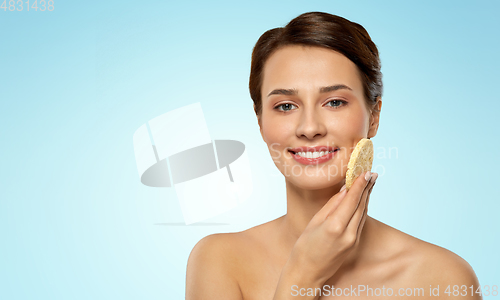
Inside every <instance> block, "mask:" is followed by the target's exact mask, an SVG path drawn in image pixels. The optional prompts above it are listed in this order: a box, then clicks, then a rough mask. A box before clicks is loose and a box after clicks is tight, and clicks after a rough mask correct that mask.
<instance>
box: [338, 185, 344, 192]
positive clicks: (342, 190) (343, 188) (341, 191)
mask: <svg viewBox="0 0 500 300" xmlns="http://www.w3.org/2000/svg"><path fill="white" fill-rule="evenodd" d="M345 187H346V186H345V184H344V186H342V188H341V189H340V191H339V193H340V192H342V191H343V190H345Z"/></svg>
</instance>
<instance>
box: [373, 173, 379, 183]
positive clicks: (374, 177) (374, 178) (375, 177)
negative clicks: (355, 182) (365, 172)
mask: <svg viewBox="0 0 500 300" xmlns="http://www.w3.org/2000/svg"><path fill="white" fill-rule="evenodd" d="M377 178H378V173H373V175H372V181H373V182H375V181H377Z"/></svg>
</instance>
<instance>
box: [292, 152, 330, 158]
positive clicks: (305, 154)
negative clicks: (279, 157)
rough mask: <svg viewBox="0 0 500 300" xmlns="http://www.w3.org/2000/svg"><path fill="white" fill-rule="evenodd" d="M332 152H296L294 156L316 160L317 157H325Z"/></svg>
mask: <svg viewBox="0 0 500 300" xmlns="http://www.w3.org/2000/svg"><path fill="white" fill-rule="evenodd" d="M332 152H334V151H330V152H327V151H321V152H297V153H295V154H297V155H298V156H302V157H306V158H318V157H321V156H323V155H326V154H328V153H332Z"/></svg>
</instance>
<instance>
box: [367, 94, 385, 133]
mask: <svg viewBox="0 0 500 300" xmlns="http://www.w3.org/2000/svg"><path fill="white" fill-rule="evenodd" d="M381 110H382V98H381V97H380V96H379V97H377V103H375V106H374V109H373V112H372V115H371V117H370V128H369V129H368V138H372V137H374V136H375V135H377V131H378V125H379V122H380V111H381Z"/></svg>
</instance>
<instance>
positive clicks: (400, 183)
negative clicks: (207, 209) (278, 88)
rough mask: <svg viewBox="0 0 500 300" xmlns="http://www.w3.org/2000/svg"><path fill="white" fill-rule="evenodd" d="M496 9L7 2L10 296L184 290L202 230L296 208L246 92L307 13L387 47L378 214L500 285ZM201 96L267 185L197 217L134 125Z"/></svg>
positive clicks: (377, 142) (1, 83)
mask: <svg viewBox="0 0 500 300" xmlns="http://www.w3.org/2000/svg"><path fill="white" fill-rule="evenodd" d="M0 2H1V1H0ZM498 3H499V2H497V1H481V2H479V1H469V2H457V1H440V2H439V3H436V2H435V1H425V2H424V1H419V2H418V3H417V2H415V3H410V2H404V3H403V2H401V1H390V2H388V1H310V2H309V3H307V4H306V3H305V1H282V2H270V1H252V2H251V3H246V4H241V3H239V2H237V1H224V2H219V1H209V2H193V1H186V2H184V3H183V4H180V3H179V2H176V3H172V2H171V3H165V2H163V1H148V2H139V1H106V2H104V1H100V2H98V1H93V2H90V1H72V2H69V1H65V2H63V1H57V0H56V1H55V10H54V11H53V12H35V11H30V12H27V11H22V12H4V11H3V10H1V11H0V28H1V29H0V101H1V107H0V122H1V131H0V138H1V145H2V147H1V150H0V151H1V154H2V155H1V173H0V174H1V175H0V176H1V177H0V179H1V181H0V182H1V190H0V198H1V200H0V201H1V202H0V228H1V229H0V230H1V237H2V239H1V240H2V244H1V248H0V249H1V255H0V260H1V267H0V298H2V299H183V298H184V290H185V272H186V263H187V259H188V255H189V253H190V251H191V249H192V248H193V246H194V245H195V244H196V242H197V241H199V240H200V239H201V238H202V237H204V236H206V235H208V234H212V233H216V232H233V231H240V230H244V229H247V228H250V227H252V226H255V225H258V224H261V223H264V222H267V221H269V220H272V219H274V218H277V217H279V216H281V215H283V214H284V213H285V208H286V206H285V200H286V198H285V190H284V179H283V176H282V175H281V173H279V171H278V170H277V169H276V167H275V166H274V164H273V162H272V160H271V158H270V155H269V152H268V150H267V148H266V145H265V143H264V142H263V141H262V139H261V136H260V134H259V130H258V125H257V122H256V118H255V115H254V112H253V108H252V101H251V99H250V96H249V92H248V76H249V69H250V55H251V50H252V47H253V45H254V44H255V42H256V41H257V39H258V38H259V36H260V35H261V34H262V33H264V32H265V31H266V30H268V29H271V28H274V27H278V26H284V25H285V24H286V23H287V22H288V21H290V20H291V19H292V18H293V17H295V16H297V15H299V14H301V13H304V12H307V11H325V12H329V13H333V14H338V15H340V16H343V17H346V18H348V19H350V20H352V21H355V22H358V23H360V24H362V25H363V26H364V27H365V28H366V29H367V30H368V32H369V33H370V35H371V37H372V39H373V40H374V41H375V43H376V44H377V46H378V48H379V51H380V54H381V60H382V72H383V74H384V97H383V106H382V114H381V123H380V128H379V132H378V135H377V136H376V137H375V138H374V139H373V142H374V146H375V150H376V154H377V157H376V158H375V161H374V170H375V171H377V172H379V174H380V177H379V179H378V183H377V186H376V188H375V189H374V192H373V194H372V196H371V201H370V212H369V214H370V215H371V216H372V217H374V218H376V219H378V220H380V221H382V222H384V223H386V224H388V225H390V226H393V227H395V228H397V229H399V230H401V231H403V232H406V233H408V234H411V235H413V236H415V237H417V238H420V239H422V240H424V241H428V242H431V243H434V244H437V245H439V246H442V247H445V248H447V249H449V250H451V251H453V252H455V253H457V254H458V255H460V256H461V257H463V258H464V259H466V260H467V261H468V262H469V263H470V264H471V265H472V267H473V268H474V270H475V272H476V274H477V276H478V278H479V280H480V283H481V284H483V285H486V284H488V285H493V284H496V285H500V273H499V266H500V260H499V257H498V248H499V246H500V243H499V241H498V239H499V234H498V230H499V228H500V222H499V217H498V216H499V213H498V211H499V209H500V205H499V204H498V200H499V196H498V186H499V183H498V181H499V179H500V176H499V173H498V172H499V170H500V164H499V158H498V149H499V147H500V144H499V142H498V129H497V128H498V126H497V124H498V119H499V115H498V114H499V112H500V103H499V100H500V99H499V93H498V88H497V87H498V82H499V79H500V76H499V70H500V63H499V59H498V51H499V48H500V41H499V40H500V39H499V29H500V21H499V18H498V12H499V11H500V5H499V4H498ZM194 102H201V105H202V108H203V111H204V114H205V118H206V121H207V124H208V127H209V129H210V132H211V135H212V139H235V140H239V141H242V142H243V143H245V145H246V146H247V151H248V155H249V159H250V162H251V164H252V168H253V169H252V172H253V173H252V176H253V179H254V193H253V195H252V197H251V198H250V199H249V200H248V201H247V202H246V203H245V204H244V205H242V206H239V207H238V208H236V209H233V210H231V211H230V212H227V213H225V214H223V215H220V216H217V217H214V218H212V219H210V220H207V221H206V222H204V224H201V225H200V224H194V225H192V226H184V225H182V223H183V218H182V214H181V210H180V206H179V204H178V201H177V197H176V194H175V190H174V189H161V188H149V187H146V186H144V185H142V184H141V183H140V181H139V176H138V174H137V169H136V165H135V160H134V153H133V146H132V136H133V133H134V131H135V130H136V129H137V128H138V127H139V126H140V125H142V124H144V123H145V122H146V121H148V120H150V119H151V118H153V117H156V116H158V115H160V114H162V113H165V112H167V111H170V110H172V109H175V108H178V107H181V106H184V105H187V104H191V103H194ZM391 147H394V148H397V151H396V150H393V151H392V152H391V153H390V154H391V155H389V152H388V149H389V148H391ZM384 151H386V152H385V153H384Z"/></svg>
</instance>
